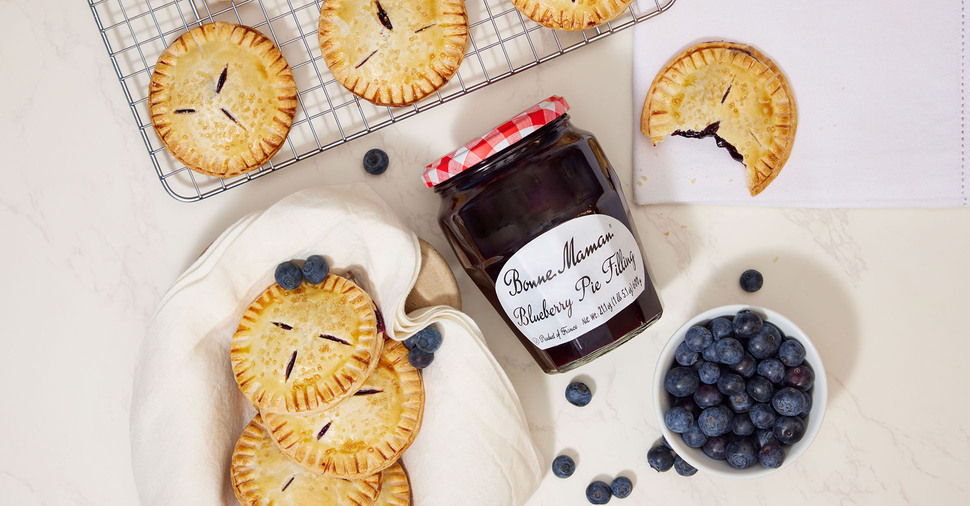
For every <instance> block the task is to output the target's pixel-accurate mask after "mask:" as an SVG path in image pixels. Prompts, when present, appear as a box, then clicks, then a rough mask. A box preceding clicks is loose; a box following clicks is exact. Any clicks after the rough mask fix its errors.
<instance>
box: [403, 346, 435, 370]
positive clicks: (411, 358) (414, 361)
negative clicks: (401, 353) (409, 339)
mask: <svg viewBox="0 0 970 506" xmlns="http://www.w3.org/2000/svg"><path fill="white" fill-rule="evenodd" d="M432 361H434V353H428V352H426V351H421V350H419V349H417V348H411V350H410V351H408V362H411V365H412V366H414V368H415V369H424V368H425V367H428V366H429V365H431V362H432Z"/></svg>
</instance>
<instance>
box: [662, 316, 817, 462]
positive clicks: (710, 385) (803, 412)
mask: <svg viewBox="0 0 970 506" xmlns="http://www.w3.org/2000/svg"><path fill="white" fill-rule="evenodd" d="M826 398H827V386H826V381H825V368H824V366H823V365H822V359H821V357H820V356H819V354H818V350H817V349H816V348H815V345H814V344H813V343H812V341H811V340H810V339H809V338H808V336H807V335H806V334H805V332H803V331H802V330H801V329H800V328H798V326H797V325H795V324H794V323H793V322H792V321H791V320H789V319H788V318H785V317H784V316H782V315H781V314H779V313H777V312H774V311H772V310H770V309H765V308H761V307H754V306H747V305H728V306H721V307H717V308H714V309H711V310H709V311H705V312H704V313H701V314H699V315H697V316H695V317H694V318H691V319H690V320H689V321H687V322H686V323H685V324H684V325H683V326H682V327H680V328H679V329H678V330H677V331H676V332H674V334H673V336H671V338H670V339H669V340H668V341H667V344H666V346H664V349H663V350H662V351H661V352H660V358H659V360H658V363H657V369H656V373H655V376H654V406H655V410H656V414H657V419H658V421H659V423H660V425H661V428H662V430H663V435H664V439H665V440H666V443H667V445H669V448H670V449H671V451H672V452H673V453H675V454H676V455H679V456H680V457H681V458H682V459H683V460H685V461H686V462H687V463H689V464H691V465H692V466H694V467H695V468H697V469H698V470H700V471H701V472H705V473H708V474H711V475H715V476H721V477H727V478H756V477H761V476H765V475H768V474H771V473H773V472H777V471H778V470H780V469H782V468H784V467H786V466H788V465H790V464H791V463H792V462H794V461H795V460H796V459H797V458H798V457H799V456H801V455H802V454H803V453H805V451H806V450H807V449H808V447H809V445H811V443H812V440H813V439H814V438H815V436H816V434H818V431H819V428H820V427H821V425H822V418H823V416H824V414H825V404H826Z"/></svg>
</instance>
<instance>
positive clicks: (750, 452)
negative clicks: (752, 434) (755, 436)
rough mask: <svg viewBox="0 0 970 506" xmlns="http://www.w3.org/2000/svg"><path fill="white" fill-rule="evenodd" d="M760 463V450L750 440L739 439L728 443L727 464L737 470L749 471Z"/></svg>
mask: <svg viewBox="0 0 970 506" xmlns="http://www.w3.org/2000/svg"><path fill="white" fill-rule="evenodd" d="M755 462H758V448H757V447H755V444H754V441H752V440H751V439H750V438H746V437H743V438H738V439H735V440H734V441H731V442H730V443H728V447H727V463H728V464H730V465H731V467H733V468H735V469H747V468H749V467H751V466H753V465H754V464H755Z"/></svg>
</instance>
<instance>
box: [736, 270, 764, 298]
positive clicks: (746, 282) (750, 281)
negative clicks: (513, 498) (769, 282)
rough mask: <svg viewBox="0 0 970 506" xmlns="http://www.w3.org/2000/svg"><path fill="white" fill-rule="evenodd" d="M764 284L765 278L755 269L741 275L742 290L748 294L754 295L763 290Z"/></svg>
mask: <svg viewBox="0 0 970 506" xmlns="http://www.w3.org/2000/svg"><path fill="white" fill-rule="evenodd" d="M764 283H765V278H764V276H762V275H761V273H760V272H758V271H756V270H754V269H748V270H746V271H744V272H743V273H741V289H742V290H744V291H746V292H748V293H754V292H757V291H758V290H761V287H762V285H764Z"/></svg>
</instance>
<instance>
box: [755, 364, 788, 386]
mask: <svg viewBox="0 0 970 506" xmlns="http://www.w3.org/2000/svg"><path fill="white" fill-rule="evenodd" d="M758 374H759V375H761V376H763V377H764V378H766V379H767V380H768V381H770V382H772V383H774V384H776V385H777V384H779V383H781V381H782V380H783V379H785V365H784V364H782V363H781V360H778V359H777V358H766V359H764V360H762V361H761V362H759V363H758Z"/></svg>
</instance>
